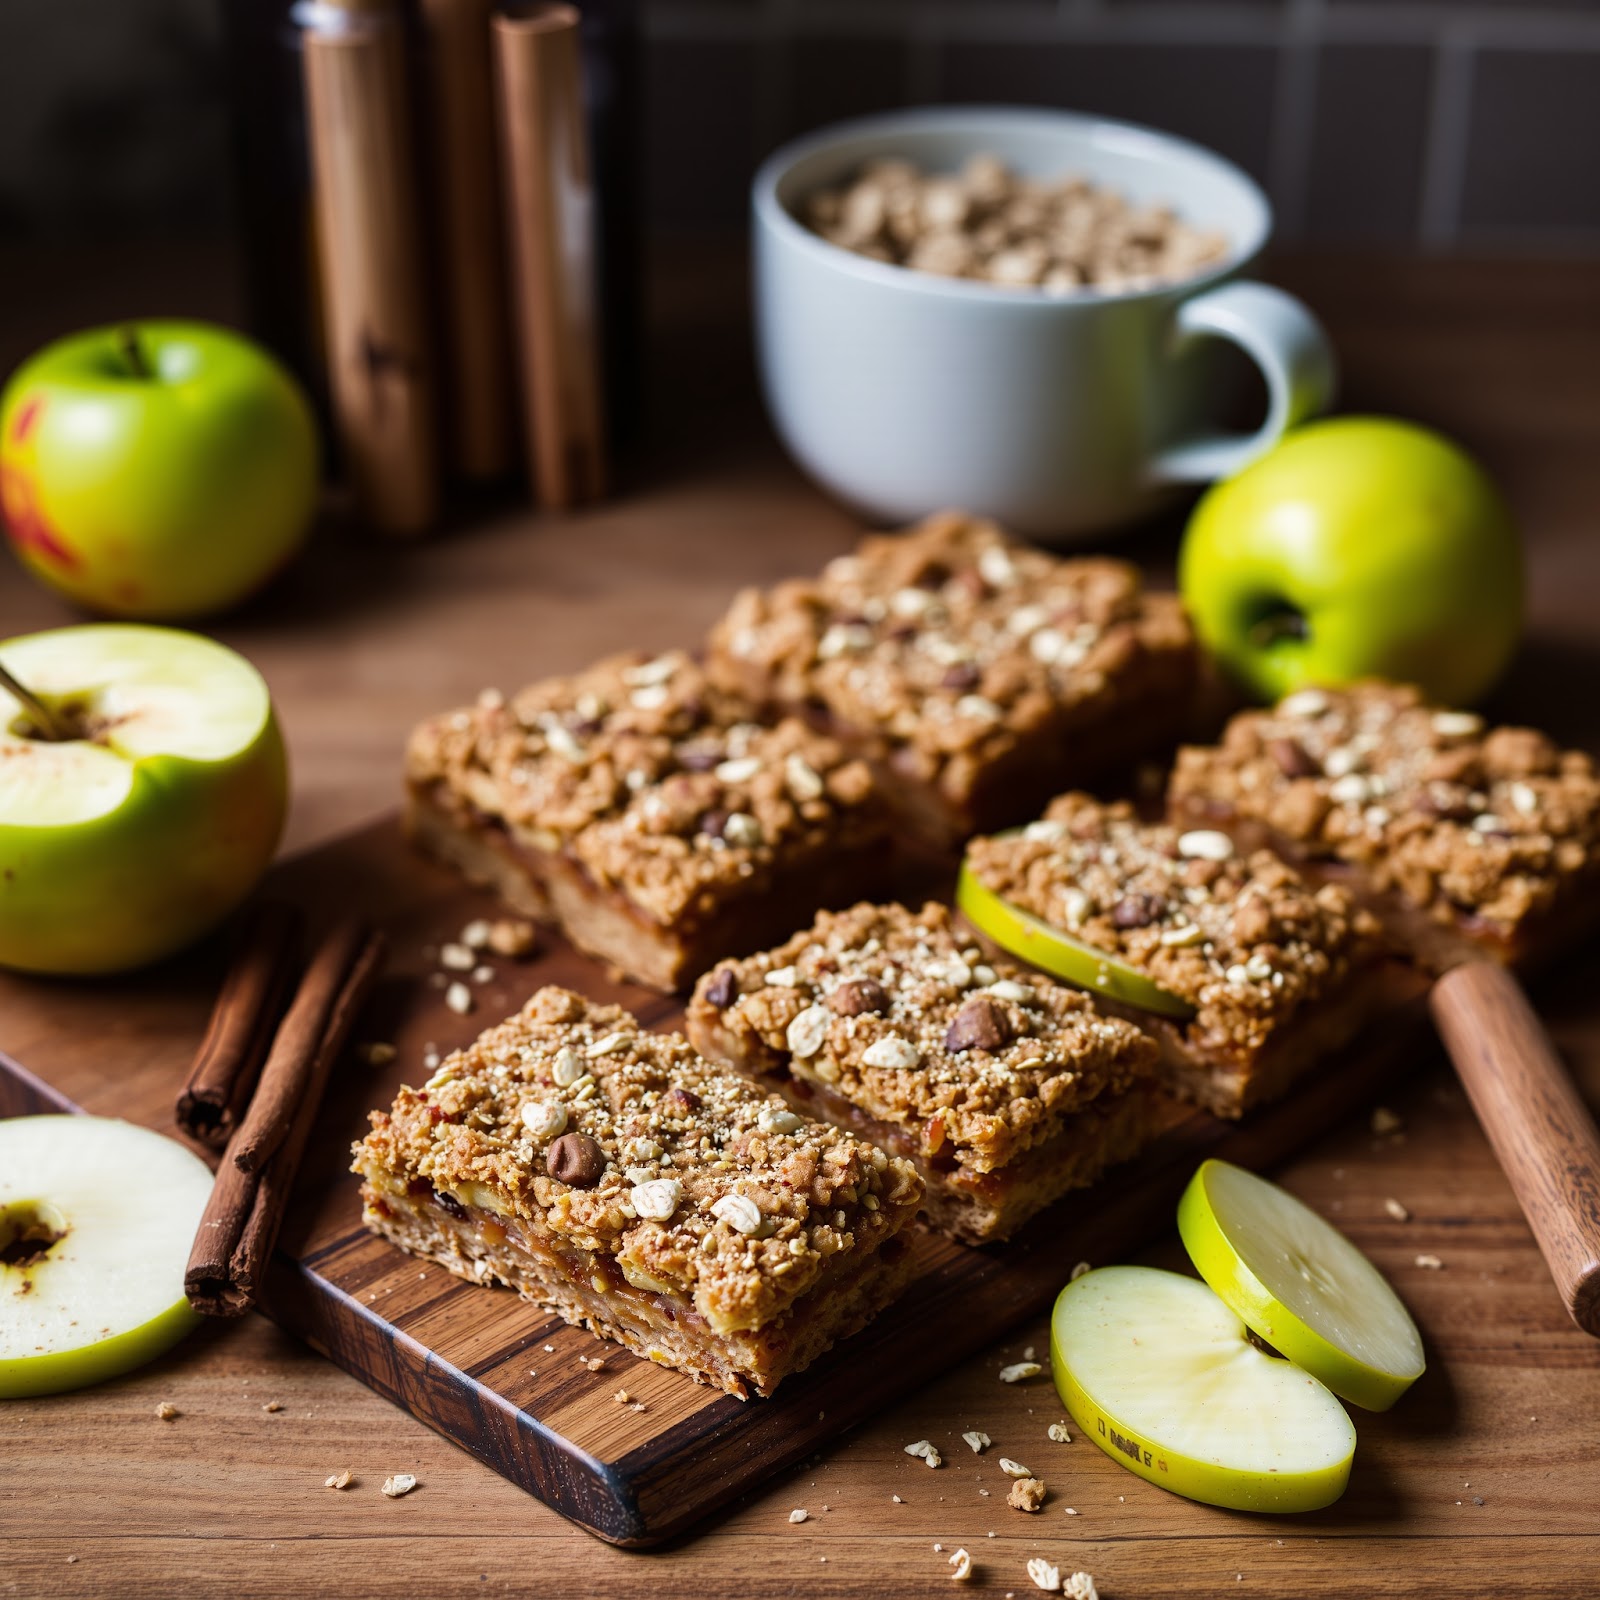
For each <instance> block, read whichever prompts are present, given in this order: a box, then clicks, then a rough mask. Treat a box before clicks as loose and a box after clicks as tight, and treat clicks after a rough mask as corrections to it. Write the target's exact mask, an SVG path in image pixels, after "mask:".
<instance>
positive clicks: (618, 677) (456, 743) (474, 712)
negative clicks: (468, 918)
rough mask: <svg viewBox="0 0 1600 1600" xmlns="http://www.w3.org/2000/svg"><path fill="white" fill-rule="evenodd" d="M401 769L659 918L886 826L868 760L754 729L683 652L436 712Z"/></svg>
mask: <svg viewBox="0 0 1600 1600" xmlns="http://www.w3.org/2000/svg"><path fill="white" fill-rule="evenodd" d="M406 771H407V777H408V779H409V781H410V782H411V784H412V785H413V786H414V787H416V788H418V789H419V790H424V791H425V790H428V789H430V788H432V787H434V786H436V785H442V786H443V788H444V790H445V791H446V792H447V793H448V795H449V796H450V797H451V798H452V799H454V800H455V801H456V802H457V803H460V804H464V805H466V806H469V807H470V808H471V809H472V810H473V811H474V812H476V813H478V814H479V815H481V816H483V817H486V818H489V819H491V820H492V821H495V822H498V823H500V824H502V825H503V826H505V827H506V828H507V829H508V830H509V831H510V833H511V834H512V836H513V838H515V839H517V840H519V841H521V842H523V843H525V844H527V845H529V846H531V847H534V848H537V849H542V850H549V851H555V850H563V849H564V850H566V851H568V852H570V853H571V854H572V855H573V856H574V857H575V858H576V859H577V861H578V862H579V864H580V865H582V866H583V867H584V868H585V870H586V871H587V872H588V874H589V875H590V877H591V878H592V879H593V880H594V881H595V882H596V883H598V884H600V885H601V886H602V887H606V888H617V889H620V890H622V891H623V892H624V893H625V894H626V895H627V896H628V898H629V899H630V900H631V901H633V902H634V903H635V904H636V905H638V906H639V907H641V908H642V909H643V910H645V911H646V912H647V913H648V914H649V915H650V916H651V917H652V918H653V919H654V920H655V921H657V922H659V923H661V924H663V925H665V924H670V923H672V922H674V921H676V920H678V919H679V918H681V917H683V916H685V915H686V914H689V913H690V912H692V911H695V910H697V909H702V908H703V907H704V906H706V905H707V904H709V903H711V902H712V901H714V900H715V899H716V898H718V897H719V896H723V895H726V894H727V893H728V892H729V891H730V890H733V889H738V890H740V891H741V892H744V891H746V890H749V889H752V888H758V887H759V882H760V880H761V878H762V877H763V875H765V874H768V873H770V872H771V870H772V869H773V867H774V865H775V864H777V863H780V862H782V861H784V860H786V859H788V858H790V857H792V856H793V855H795V854H803V853H804V852H805V851H807V850H813V849H815V850H820V849H822V848H823V847H825V846H827V845H829V844H830V843H834V844H836V843H837V842H839V841H840V840H841V839H842V840H844V841H847V842H848V841H849V840H851V838H852V836H853V837H854V838H856V839H867V838H871V837H874V836H876V835H877V834H878V833H879V832H881V831H882V826H883V825H882V823H881V821H880V820H879V812H878V806H877V802H876V799H875V797H874V794H873V791H872V783H871V778H870V775H869V773H868V771H867V768H866V766H865V765H864V764H863V763H862V762H861V761H859V760H855V759H852V758H851V757H849V756H848V755H846V753H845V752H844V751H843V749H841V747H840V746H839V745H838V744H837V743H836V742H835V741H833V740H831V739H828V738H825V737H823V736H822V735H820V734H817V733H814V732H812V731H811V730H810V729H809V728H807V727H805V726H804V724H802V723H801V722H799V721H797V720H794V719H792V718H791V719H784V720H782V721H779V722H778V723H777V724H776V725H775V726H772V727H762V726H759V725H758V724H757V723H756V722H755V721H753V720H752V718H751V715H750V713H749V711H748V710H747V709H746V708H745V706H744V705H743V704H742V703H741V702H740V701H739V700H737V698H736V697H734V696H731V695H728V694H726V693H724V692H722V691H720V690H718V689H716V688H714V687H713V686H712V685H711V684H710V683H708V682H707V681H706V678H705V676H704V674H703V673H702V672H701V671H700V669H699V667H698V666H696V665H695V663H694V662H693V661H692V660H691V659H690V657H689V656H688V655H687V654H686V653H685V652H684V651H681V650H673V651H668V652H667V653H666V654H665V655H661V656H657V657H655V658H653V659H647V658H645V657H643V656H642V655H640V654H637V653H635V654H628V655H620V656H612V657H610V658H608V659H606V660H604V661H601V662H599V663H598V664H597V665H595V666H593V667H591V668H589V670H588V671H586V672H582V673H579V674H577V675H576V676H573V677H566V678H550V679H546V680H544V681H543V682H540V683H536V684H533V685H531V686H530V687H528V688H526V689H523V690H522V691H521V692H520V693H518V694H516V695H513V696H512V697H511V698H510V699H504V698H502V697H498V696H495V697H490V698H488V699H480V700H479V701H478V703H477V704H476V705H474V706H471V707H468V708H465V709H463V710H458V711H453V712H449V713H447V714H445V715H443V716H438V717H434V718H431V719H430V720H429V721H427V722H425V723H423V724H422V725H421V726H420V727H419V728H417V729H416V730H415V732H414V733H413V734H412V736H411V742H410V745H409V748H408V751H407V758H406ZM526 926H527V925H526V924H521V925H518V924H516V923H513V922H511V921H509V920H507V921H504V922H501V923H495V924H493V925H491V927H490V929H489V931H488V933H487V934H486V939H485V942H486V944H487V945H488V946H489V947H490V948H495V949H500V950H503V951H504V953H506V954H509V955H519V954H525V953H526V952H527V951H528V950H529V949H531V948H532V938H531V929H529V930H527V932H526V933H524V932H523V931H522V930H523V929H526ZM467 965H468V966H470V965H472V962H471V961H470V960H469V962H468V963H467Z"/></svg>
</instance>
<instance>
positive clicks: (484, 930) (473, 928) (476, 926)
mask: <svg viewBox="0 0 1600 1600" xmlns="http://www.w3.org/2000/svg"><path fill="white" fill-rule="evenodd" d="M457 938H458V939H459V941H460V942H461V943H462V944H464V945H465V946H466V947H467V949H469V950H481V949H483V947H484V946H485V945H486V944H488V942H489V919H488V918H487V917H475V918H474V919H473V920H472V921H471V922H469V923H468V924H467V925H466V927H464V928H463V929H462V930H461V932H460V933H459V934H458V935H457Z"/></svg>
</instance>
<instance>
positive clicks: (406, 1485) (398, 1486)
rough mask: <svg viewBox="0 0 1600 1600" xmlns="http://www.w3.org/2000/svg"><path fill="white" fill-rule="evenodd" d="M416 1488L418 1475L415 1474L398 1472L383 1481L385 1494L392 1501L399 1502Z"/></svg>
mask: <svg viewBox="0 0 1600 1600" xmlns="http://www.w3.org/2000/svg"><path fill="white" fill-rule="evenodd" d="M416 1486H417V1475H416V1474H415V1473H414V1472H397V1473H395V1474H394V1475H393V1476H392V1477H388V1478H385V1479H384V1480H383V1492H384V1493H385V1494H386V1495H388V1497H389V1498H390V1499H391V1500H398V1499H399V1498H400V1497H401V1495H405V1494H410V1493H411V1491H412V1490H413V1489H415V1488H416Z"/></svg>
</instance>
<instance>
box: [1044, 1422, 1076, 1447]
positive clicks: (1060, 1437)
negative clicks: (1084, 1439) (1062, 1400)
mask: <svg viewBox="0 0 1600 1600" xmlns="http://www.w3.org/2000/svg"><path fill="white" fill-rule="evenodd" d="M1046 1432H1047V1434H1048V1436H1049V1437H1050V1438H1051V1439H1053V1440H1054V1441H1055V1442H1056V1443H1057V1444H1071V1443H1072V1435H1071V1434H1070V1433H1069V1432H1068V1431H1067V1425H1066V1423H1064V1422H1052V1423H1051V1424H1050V1426H1049V1428H1048V1429H1047V1430H1046Z"/></svg>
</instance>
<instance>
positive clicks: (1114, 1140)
mask: <svg viewBox="0 0 1600 1600" xmlns="http://www.w3.org/2000/svg"><path fill="white" fill-rule="evenodd" d="M688 1026H689V1034H690V1038H691V1039H692V1040H693V1041H694V1042H695V1044H696V1045H697V1046H698V1047H699V1048H700V1049H701V1051H702V1053H704V1054H707V1055H712V1056H715V1057H718V1058H720V1059H723V1060H727V1061H729V1062H731V1063H732V1064H733V1065H734V1066H736V1067H738V1068H739V1069H740V1070H741V1071H744V1072H747V1073H751V1074H753V1075H756V1076H758V1077H760V1076H764V1075H769V1074H770V1075H773V1076H775V1077H778V1078H780V1079H781V1078H785V1077H786V1078H788V1079H790V1080H791V1081H790V1084H789V1086H788V1087H787V1088H786V1090H785V1092H786V1093H787V1094H788V1095H789V1097H790V1098H791V1100H792V1101H793V1103H795V1104H797V1105H801V1106H804V1107H806V1108H808V1109H815V1110H816V1111H817V1112H819V1113H820V1114H821V1115H823V1116H825V1117H827V1118H829V1120H830V1121H836V1122H839V1123H841V1124H843V1125H844V1126H847V1127H853V1128H856V1129H858V1130H859V1131H861V1132H862V1133H863V1134H865V1135H866V1136H867V1137H869V1138H871V1139H873V1140H875V1141H876V1142H878V1143H881V1144H883V1145H884V1146H885V1147H886V1148H888V1149H890V1150H892V1151H894V1152H895V1153H896V1154H897V1155H903V1156H905V1157H907V1158H909V1159H911V1160H913V1161H915V1162H916V1163H917V1165H918V1167H919V1168H920V1170H921V1171H922V1174H923V1177H924V1179H925V1181H926V1183H927V1185H928V1199H927V1202H926V1209H927V1211H928V1213H929V1215H930V1216H931V1217H932V1218H933V1220H934V1221H935V1222H936V1223H937V1224H938V1225H940V1226H942V1227H945V1228H947V1229H948V1230H949V1231H952V1232H955V1233H957V1234H958V1235H960V1236H961V1237H965V1238H993V1237H999V1236H1002V1235H1003V1234H1004V1233H1005V1232H1009V1231H1010V1230H1011V1229H1012V1228H1013V1227H1015V1226H1016V1225H1017V1224H1018V1223H1020V1222H1021V1221H1022V1220H1024V1219H1025V1217H1026V1216H1027V1215H1029V1214H1031V1212H1032V1211H1033V1210H1037V1209H1038V1208H1039V1207H1040V1206H1042V1205H1043V1204H1045V1203H1047V1202H1048V1201H1049V1200H1052V1199H1054V1198H1056V1196H1058V1195H1059V1194H1061V1193H1062V1192H1064V1191H1065V1190H1066V1189H1067V1188H1070V1187H1075V1186H1078V1185H1081V1184H1083V1183H1087V1182H1089V1181H1092V1179H1093V1177H1094V1176H1095V1175H1096V1174H1097V1173H1098V1172H1099V1170H1100V1169H1101V1167H1103V1166H1104V1165H1105V1164H1106V1163H1107V1162H1108V1161H1110V1160H1115V1159H1120V1158H1122V1157H1124V1156H1126V1155H1129V1154H1131V1153H1132V1150H1133V1148H1135V1147H1136V1146H1137V1144H1138V1142H1139V1140H1140V1138H1141V1137H1142V1135H1143V1133H1144V1132H1145V1131H1146V1129H1147V1127H1148V1126H1149V1117H1148V1105H1147V1101H1146V1099H1145V1097H1144V1096H1143V1093H1142V1090H1143V1087H1144V1085H1145V1084H1146V1083H1147V1082H1148V1081H1149V1078H1150V1074H1151V1072H1152V1070H1153V1068H1154V1064H1155V1059H1156V1053H1157V1052H1156V1046H1155V1043H1154V1042H1153V1040H1151V1039H1150V1038H1149V1037H1148V1036H1147V1035H1145V1034H1144V1033H1142V1032H1141V1031H1140V1030H1139V1029H1138V1028H1136V1027H1134V1026H1133V1025H1132V1024H1130V1023H1128V1022H1125V1021H1123V1020H1121V1019H1120V1018H1115V1017H1108V1016H1106V1015H1104V1014H1103V1013H1102V1012H1100V1011H1099V1010H1098V1009H1097V1008H1096V1006H1095V1004H1094V1002H1093V1001H1091V1000H1090V999H1089V997H1088V996H1087V995H1085V994H1082V993H1080V992H1078V991H1077V990H1073V989H1068V988H1064V987H1063V986H1061V985H1059V984H1055V983H1052V982H1051V981H1050V980H1048V979H1046V978H1042V977H1040V976H1038V975H1037V974H1034V973H1029V972H1026V971H1024V970H1023V969H1021V968H1019V967H1017V966H1016V965H1014V964H1013V963H1011V962H1007V961H1004V960H996V961H990V960H989V959H988V958H987V957H986V956H985V955H984V953H983V951H982V950H981V949H980V948H979V947H978V945H977V943H976V941H975V940H974V939H973V937H972V936H971V935H970V934H969V933H967V932H966V931H965V930H964V929H962V928H961V927H960V925H959V924H958V923H957V922H956V921H955V919H954V918H953V916H952V914H951V912H950V911H949V909H948V908H947V907H945V906H942V905H935V904H929V905H926V906H924V907H923V908H922V910H921V911H919V912H913V911H911V910H908V909H907V908H906V907H904V906H899V905H882V906H878V905H858V906H855V907H852V908H851V909H850V910H849V911H844V912H837V913H829V912H825V913H823V914H822V915H821V916H819V917H818V918H817V920H816V923H815V924H814V925H813V926H812V927H811V928H809V929H807V930H805V931H804V932H802V933H799V934H796V935H795V937H794V938H792V939H791V940H789V941H788V942H787V943H786V944H783V945H780V946H779V947H777V948H776V949H774V950H769V951H766V952H763V953H762V954H761V955H758V956H752V957H750V958H749V959H747V960H744V961H736V962H724V963H723V964H722V965H720V966H718V967H717V968H716V969H715V970H713V971H712V972H710V973H708V974H706V976H705V977H704V978H702V979H701V981H700V983H699V985H698V986H697V988H696V990H695V994H694V998H693V999H692V1000H691V1001H690V1004H689V1023H688ZM1124 1102H1127V1103H1126V1104H1124Z"/></svg>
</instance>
